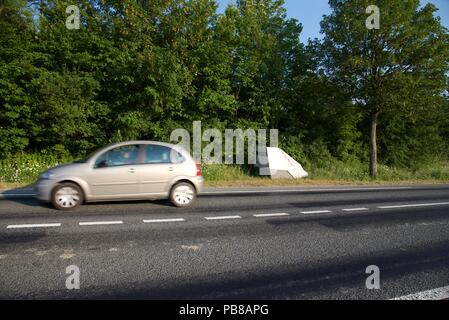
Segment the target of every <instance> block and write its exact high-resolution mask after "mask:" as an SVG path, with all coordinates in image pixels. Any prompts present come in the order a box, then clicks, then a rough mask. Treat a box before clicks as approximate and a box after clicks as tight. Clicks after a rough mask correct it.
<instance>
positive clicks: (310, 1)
mask: <svg viewBox="0 0 449 320" xmlns="http://www.w3.org/2000/svg"><path fill="white" fill-rule="evenodd" d="M217 1H218V3H219V4H220V12H222V11H223V10H224V8H225V7H226V6H227V4H228V3H234V2H235V1H234V0H217ZM428 2H431V3H433V4H435V6H436V7H437V8H438V9H439V11H438V12H437V15H439V16H440V17H441V22H442V23H443V25H444V26H445V27H446V28H448V29H449V0H421V4H426V3H428ZM285 7H286V8H287V14H288V16H289V17H292V18H296V19H298V21H299V22H300V23H302V25H303V28H304V29H303V32H302V33H301V40H302V41H303V42H307V39H308V38H309V37H310V38H315V37H318V38H320V37H321V35H320V21H321V18H322V16H323V15H325V14H328V13H329V12H330V9H329V6H328V0H285Z"/></svg>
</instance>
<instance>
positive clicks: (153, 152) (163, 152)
mask: <svg viewBox="0 0 449 320" xmlns="http://www.w3.org/2000/svg"><path fill="white" fill-rule="evenodd" d="M182 162H184V157H183V156H182V155H181V154H180V153H179V152H177V151H175V150H173V149H171V148H168V147H165V146H159V145H153V144H149V145H147V146H146V147H145V158H144V163H145V164H164V163H182Z"/></svg>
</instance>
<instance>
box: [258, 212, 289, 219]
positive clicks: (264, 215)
mask: <svg viewBox="0 0 449 320" xmlns="http://www.w3.org/2000/svg"><path fill="white" fill-rule="evenodd" d="M285 216H289V214H288V213H267V214H255V215H254V217H256V218H268V217H285Z"/></svg>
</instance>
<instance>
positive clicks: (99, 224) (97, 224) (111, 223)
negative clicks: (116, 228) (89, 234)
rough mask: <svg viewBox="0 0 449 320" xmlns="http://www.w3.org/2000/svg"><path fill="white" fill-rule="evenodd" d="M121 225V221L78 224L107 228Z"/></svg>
mask: <svg viewBox="0 0 449 320" xmlns="http://www.w3.org/2000/svg"><path fill="white" fill-rule="evenodd" d="M116 224H123V221H92V222H80V223H79V225H80V226H109V225H116Z"/></svg>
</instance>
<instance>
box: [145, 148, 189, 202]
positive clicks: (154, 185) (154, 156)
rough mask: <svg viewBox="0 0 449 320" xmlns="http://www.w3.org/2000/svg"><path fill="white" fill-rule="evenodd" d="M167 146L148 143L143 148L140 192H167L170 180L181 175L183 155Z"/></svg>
mask: <svg viewBox="0 0 449 320" xmlns="http://www.w3.org/2000/svg"><path fill="white" fill-rule="evenodd" d="M173 152H174V153H172V149H171V148H169V147H166V146H161V145H156V144H148V145H146V146H144V149H143V164H142V166H141V171H140V174H139V176H140V193H141V194H142V195H151V194H157V195H161V194H165V193H167V192H168V188H169V186H170V182H171V181H172V180H173V179H174V178H175V177H176V176H178V175H180V163H181V162H182V155H180V154H178V153H177V152H176V151H173Z"/></svg>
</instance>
